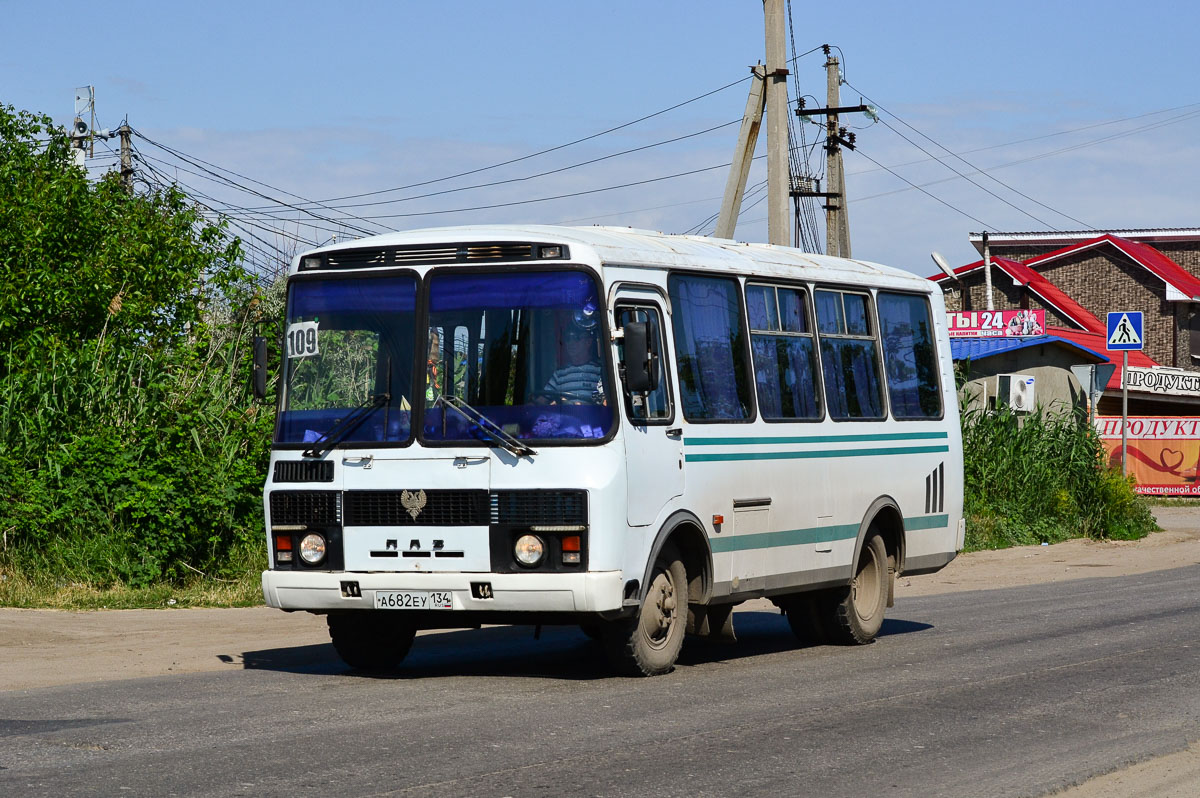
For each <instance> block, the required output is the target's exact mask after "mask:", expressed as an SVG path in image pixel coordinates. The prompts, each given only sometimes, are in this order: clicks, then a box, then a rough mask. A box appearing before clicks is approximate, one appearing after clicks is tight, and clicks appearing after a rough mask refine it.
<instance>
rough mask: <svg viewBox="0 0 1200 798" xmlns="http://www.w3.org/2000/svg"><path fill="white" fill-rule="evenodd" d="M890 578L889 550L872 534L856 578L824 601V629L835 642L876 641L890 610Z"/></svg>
mask: <svg viewBox="0 0 1200 798" xmlns="http://www.w3.org/2000/svg"><path fill="white" fill-rule="evenodd" d="M889 578H891V577H890V575H889V573H888V557H887V547H886V546H885V545H884V543H883V538H882V537H881V536H880V535H879V534H878V533H877V532H872V533H870V534H869V536H868V537H867V539H866V541H865V542H864V543H863V547H862V553H861V554H860V555H859V557H858V564H857V566H856V567H855V569H854V579H853V580H851V582H850V584H849V585H848V586H846V587H843V588H839V589H837V590H835V591H832V592H831V593H829V594H828V595H827V598H826V600H825V602H826V603H825V612H824V613H823V615H824V621H825V623H824V626H825V632H826V634H827V635H828V636H829V639H830V640H831V641H832V642H834V643H841V644H843V645H864V644H866V643H870V642H871V641H872V640H874V639H875V636H876V635H877V634H879V629H880V627H882V626H883V614H884V611H885V610H886V609H887V600H888V587H889V586H888V579H889Z"/></svg>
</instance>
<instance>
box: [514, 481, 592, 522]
mask: <svg viewBox="0 0 1200 798" xmlns="http://www.w3.org/2000/svg"><path fill="white" fill-rule="evenodd" d="M492 523H494V524H515V525H520V526H533V525H539V524H546V525H551V524H586V523H587V491H582V490H498V491H496V492H495V493H493V494H492Z"/></svg>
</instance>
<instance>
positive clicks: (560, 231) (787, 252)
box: [291, 225, 933, 291]
mask: <svg viewBox="0 0 1200 798" xmlns="http://www.w3.org/2000/svg"><path fill="white" fill-rule="evenodd" d="M503 241H536V242H538V243H543V244H565V245H567V246H569V247H575V248H579V247H583V248H586V249H590V250H591V251H592V252H593V253H594V254H595V257H596V259H597V260H598V261H599V262H600V263H602V264H605V265H614V266H615V265H620V266H634V267H657V268H672V269H703V270H705V271H718V272H726V271H727V272H733V273H740V274H746V273H752V274H760V275H764V276H777V277H792V278H797V277H813V278H818V279H822V280H832V281H843V282H855V283H857V282H866V283H870V284H878V283H882V284H886V285H891V286H899V285H903V286H905V287H908V288H909V289H910V290H912V289H916V290H922V291H930V290H931V289H932V285H933V284H932V283H930V282H929V281H928V280H926V279H924V278H923V277H919V276H917V275H915V274H912V273H911V272H907V271H903V270H901V269H897V268H894V267H891V266H884V265H882V264H879V263H872V262H870V261H864V260H851V259H847V258H834V257H830V256H827V255H817V254H811V253H807V252H803V251H801V250H798V249H793V248H792V247H782V246H774V245H771V244H755V243H743V242H738V241H733V240H730V239H721V238H710V237H707V236H694V235H675V234H668V233H658V232H653V231H650V230H637V229H634V228H631V227H599V226H593V227H565V226H556V225H472V226H460V227H431V228H425V229H420V230H408V231H404V232H398V233H384V234H382V235H377V236H371V237H369V238H362V239H357V240H354V241H346V242H344V243H339V244H336V245H330V246H327V247H321V248H319V249H315V250H311V251H308V252H305V253H302V255H301V256H297V257H296V259H295V260H294V262H293V264H292V269H291V271H292V273H294V272H295V271H296V270H297V266H298V264H299V261H300V257H302V256H303V255H311V254H314V253H320V252H329V251H337V250H344V249H387V248H389V247H400V246H406V247H408V246H414V245H416V246H419V245H421V244H451V243H460V242H503ZM571 260H574V261H578V260H580V253H578V249H576V251H574V252H572V258H571Z"/></svg>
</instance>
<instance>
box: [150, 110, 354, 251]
mask: <svg viewBox="0 0 1200 798" xmlns="http://www.w3.org/2000/svg"><path fill="white" fill-rule="evenodd" d="M133 132H134V135H136V136H137V137H138V138H140V139H142V140H143V141H145V142H147V143H148V144H152V145H154V146H155V147H158V148H159V149H161V150H164V151H166V152H169V153H171V154H172V155H174V156H175V157H176V158H178V159H180V160H181V161H183V162H184V163H189V164H191V165H192V166H195V167H196V168H197V169H200V170H201V171H204V172H208V173H209V174H211V175H212V176H213V177H215V178H217V179H218V180H220V181H222V182H225V183H227V184H228V185H230V186H232V187H234V188H237V189H240V190H241V191H244V192H246V193H247V194H253V195H254V196H256V197H261V198H262V199H265V200H267V201H269V202H275V203H278V204H279V205H283V206H284V207H287V208H291V209H292V210H295V211H299V212H300V213H306V214H308V215H309V216H312V217H313V218H315V219H320V220H322V221H325V222H333V223H337V222H338V221H342V223H343V224H345V226H346V227H347V228H348V229H350V230H354V231H355V232H357V233H361V234H363V235H367V236H369V235H374V234H375V233H376V232H378V231H373V230H366V229H364V228H361V227H356V226H354V225H352V224H346V223H345V222H344V220H334V219H330V218H329V217H327V216H322V215H321V214H319V213H314V212H313V211H311V210H309V209H307V208H301V207H299V206H296V205H293V204H292V203H289V202H284V201H283V200H281V199H277V198H275V197H271V196H268V195H266V194H263V193H262V192H261V191H258V190H256V189H253V188H249V187H247V186H242V185H239V184H237V183H236V182H234V181H233V180H230V179H229V178H227V177H225V176H224V175H221V174H218V173H217V172H214V171H212V170H211V169H208V168H207V167H205V166H203V165H201V164H200V163H198V162H196V161H195V160H193V159H190V158H188V157H187V156H184V155H182V154H181V153H179V152H178V151H176V150H173V149H171V148H170V147H167V146H166V145H163V144H159V143H158V142H157V141H154V140H153V139H150V138H148V137H147V136H145V135H144V134H143V133H141V132H140V131H138V130H134V131H133ZM243 179H245V178H243ZM256 182H257V181H256ZM272 190H276V191H278V189H272ZM285 193H287V192H285ZM305 201H306V202H311V200H305ZM353 218H356V219H359V220H360V221H369V220H366V219H362V218H361V217H353Z"/></svg>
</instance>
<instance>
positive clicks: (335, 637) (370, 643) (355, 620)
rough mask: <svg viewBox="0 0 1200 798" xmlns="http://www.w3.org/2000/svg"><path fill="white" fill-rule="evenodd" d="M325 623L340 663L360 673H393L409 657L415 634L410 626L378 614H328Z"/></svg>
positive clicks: (399, 618)
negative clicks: (390, 671)
mask: <svg viewBox="0 0 1200 798" xmlns="http://www.w3.org/2000/svg"><path fill="white" fill-rule="evenodd" d="M326 623H327V624H328V625H329V638H330V639H331V640H332V641H333V647H334V648H335V649H336V650H337V653H338V656H339V657H341V658H342V662H345V663H346V664H347V665H349V666H350V667H351V668H354V669H355V670H361V671H389V670H392V669H394V668H395V667H396V666H397V665H399V664H400V663H401V662H402V661H403V660H404V658H405V656H407V655H408V650H409V649H410V648H412V644H413V638H414V637H416V634H417V629H416V627H415V626H414V625H413V624H412V623H410V622H408V621H406V620H405V619H404V618H403V617H397V614H396V613H390V612H387V611H381V610H357V611H353V612H335V613H330V614H329V615H328V616H327V618H326Z"/></svg>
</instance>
